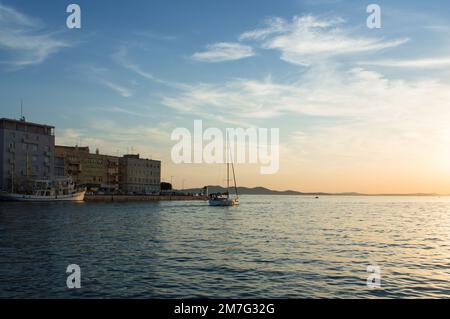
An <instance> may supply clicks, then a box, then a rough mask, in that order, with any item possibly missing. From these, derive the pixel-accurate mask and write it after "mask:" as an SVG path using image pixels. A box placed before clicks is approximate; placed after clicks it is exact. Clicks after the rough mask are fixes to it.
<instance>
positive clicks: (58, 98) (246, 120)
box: [0, 0, 450, 194]
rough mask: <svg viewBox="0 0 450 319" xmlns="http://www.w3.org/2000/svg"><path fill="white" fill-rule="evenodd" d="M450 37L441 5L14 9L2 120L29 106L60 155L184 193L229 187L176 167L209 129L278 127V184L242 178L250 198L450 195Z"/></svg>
mask: <svg viewBox="0 0 450 319" xmlns="http://www.w3.org/2000/svg"><path fill="white" fill-rule="evenodd" d="M70 3H76V4H78V5H79V6H80V8H81V28H80V29H68V28H67V26H66V18H67V16H68V15H69V14H68V13H66V7H67V6H68V5H69V4H70ZM370 3H376V4H378V5H379V6H380V8H381V28H380V29H369V28H368V27H367V25H366V20H367V17H368V16H369V13H367V12H366V7H367V6H368V5H369V4H370ZM449 34H450V3H449V2H448V1H438V0H436V1H408V2H406V1H396V0H390V1H373V2H369V1H339V0H318V1H312V0H303V1H301V0H293V1H261V0H246V1H234V0H232V1H229V0H227V1H222V0H218V1H206V0H196V1H194V0H192V1H181V0H180V1H169V0H164V1H159V0H156V1H147V0H134V1H107V2H106V1H100V0H89V1H87V0H86V1H81V0H74V1H72V2H69V1H62V0H58V1H56V0H54V1H49V0H43V1H22V0H20V1H19V0H15V1H12V0H0V110H1V114H0V117H7V118H19V116H20V103H21V100H23V109H24V115H25V116H26V118H27V120H30V121H33V122H38V123H46V124H51V125H54V126H55V127H56V142H57V144H62V145H83V146H89V147H90V148H91V150H92V151H94V150H95V149H96V148H99V150H100V152H101V153H105V154H111V155H122V154H125V153H140V154H141V156H142V157H147V158H153V159H159V160H162V179H163V180H166V181H170V180H172V181H173V183H174V186H175V187H178V188H181V187H182V186H184V187H185V188H190V187H202V186H203V185H207V184H209V185H217V184H222V185H223V184H224V183H225V170H224V169H223V167H222V166H220V165H217V164H211V165H208V164H180V165H176V164H175V163H173V161H172V160H171V149H172V147H173V146H174V144H175V143H176V142H174V141H171V139H170V137H171V133H172V132H173V130H174V129H175V128H180V127H185V128H188V129H190V130H192V129H193V125H194V120H203V126H204V127H216V128H220V129H225V128H229V127H233V128H235V127H242V128H248V127H262V128H279V130H280V168H279V171H278V172H277V173H276V174H272V175H262V174H260V165H253V164H245V165H239V166H238V167H236V173H237V181H238V184H239V185H240V186H248V187H255V186H264V187H268V188H272V189H277V190H287V189H292V190H297V191H305V192H315V191H323V192H363V193H373V194H375V193H419V192H421V193H441V194H450V125H449V123H450V37H449Z"/></svg>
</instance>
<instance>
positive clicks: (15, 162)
mask: <svg viewBox="0 0 450 319" xmlns="http://www.w3.org/2000/svg"><path fill="white" fill-rule="evenodd" d="M54 150H55V135H54V127H53V126H49V125H44V124H36V123H31V122H27V121H26V120H25V118H24V117H22V118H21V119H20V120H13V119H6V118H2V119H0V165H1V167H0V189H1V190H4V191H9V192H11V191H21V190H24V188H26V187H27V184H28V182H30V181H32V180H36V179H52V178H53V176H54V163H53V159H54Z"/></svg>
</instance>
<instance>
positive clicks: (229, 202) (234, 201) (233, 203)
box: [209, 198, 239, 206]
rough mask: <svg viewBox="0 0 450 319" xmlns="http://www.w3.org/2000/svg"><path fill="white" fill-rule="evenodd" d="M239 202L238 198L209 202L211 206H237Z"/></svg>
mask: <svg viewBox="0 0 450 319" xmlns="http://www.w3.org/2000/svg"><path fill="white" fill-rule="evenodd" d="M237 205H239V200H237V199H236V198H215V199H210V200H209V206H237Z"/></svg>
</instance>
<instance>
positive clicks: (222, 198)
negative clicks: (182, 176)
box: [208, 143, 239, 206]
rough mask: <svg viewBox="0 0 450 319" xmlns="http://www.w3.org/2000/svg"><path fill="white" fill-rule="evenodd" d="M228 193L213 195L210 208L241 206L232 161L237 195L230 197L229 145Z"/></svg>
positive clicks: (210, 199)
mask: <svg viewBox="0 0 450 319" xmlns="http://www.w3.org/2000/svg"><path fill="white" fill-rule="evenodd" d="M227 150H228V151H227V192H226V193H225V194H212V195H210V196H209V200H208V203H209V206H237V205H239V195H238V190H237V186H236V175H235V174H234V165H233V160H232V159H231V168H232V172H233V180H234V191H235V195H234V196H231V195H230V160H229V159H230V158H231V154H229V145H228V143H227Z"/></svg>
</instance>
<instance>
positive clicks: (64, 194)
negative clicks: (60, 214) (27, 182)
mask: <svg viewBox="0 0 450 319" xmlns="http://www.w3.org/2000/svg"><path fill="white" fill-rule="evenodd" d="M85 193H86V189H82V190H77V189H76V188H75V184H74V182H73V181H72V179H71V178H67V177H65V178H56V179H54V180H34V181H32V182H31V190H30V191H27V192H23V193H22V192H20V193H16V192H1V193H0V200H6V201H19V202H59V201H71V202H81V201H83V200H84V195H85Z"/></svg>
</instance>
